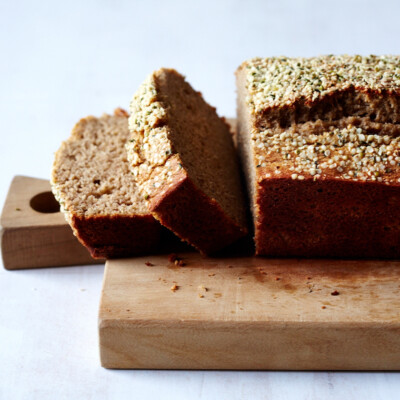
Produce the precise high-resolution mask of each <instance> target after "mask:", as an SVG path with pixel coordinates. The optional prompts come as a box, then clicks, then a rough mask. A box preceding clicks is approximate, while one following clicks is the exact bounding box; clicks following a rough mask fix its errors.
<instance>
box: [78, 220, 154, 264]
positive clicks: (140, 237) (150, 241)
mask: <svg viewBox="0 0 400 400" xmlns="http://www.w3.org/2000/svg"><path fill="white" fill-rule="evenodd" d="M71 226H72V228H73V230H74V234H75V236H76V237H77V238H78V240H79V241H80V242H81V243H82V244H83V245H84V246H85V247H87V248H88V250H89V252H90V254H91V256H92V257H93V258H97V259H98V258H118V257H128V256H134V255H138V254H146V253H150V252H157V247H158V246H159V244H160V236H161V226H160V224H159V223H158V222H157V221H156V220H155V219H154V218H153V217H152V216H151V215H131V216H128V215H126V216H125V215H110V216H107V215H97V216H93V217H83V216H79V215H72V219H71Z"/></svg>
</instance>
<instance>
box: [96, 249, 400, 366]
mask: <svg viewBox="0 0 400 400" xmlns="http://www.w3.org/2000/svg"><path fill="white" fill-rule="evenodd" d="M183 262H184V263H185V264H186V265H184V266H177V265H175V264H174V263H173V262H170V261H169V260H168V256H157V257H146V258H136V259H125V260H112V261H107V262H106V270H105V276H104V282H103V291H102V297H101V305H100V314H99V331H100V354H101V362H102V365H103V366H104V367H106V368H157V369H158V368H160V369H283V370H398V369H400V313H399V309H400V263H399V262H391V261H334V260H296V259H292V260H271V259H265V258H256V257H244V258H231V259H229V258H221V259H218V258H202V257H201V256H199V255H197V254H195V253H187V254H184V255H183Z"/></svg>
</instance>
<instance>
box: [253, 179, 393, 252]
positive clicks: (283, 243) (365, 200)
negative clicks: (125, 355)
mask: <svg viewBox="0 0 400 400" xmlns="http://www.w3.org/2000/svg"><path fill="white" fill-rule="evenodd" d="M256 193H257V195H256V206H255V207H256V212H255V215H256V217H255V242H256V254H257V255H268V256H273V257H307V258H310V257H332V258H343V257H344V258H386V259H390V258H399V257H400V246H399V244H400V209H399V207H398V204H400V185H391V186H388V185H385V184H382V183H373V182H348V181H342V180H335V179H320V180H316V181H314V180H313V179H312V178H311V179H306V180H304V181H298V180H293V179H291V178H290V176H289V177H282V178H270V179H264V180H263V181H261V182H259V183H258V187H257V189H256Z"/></svg>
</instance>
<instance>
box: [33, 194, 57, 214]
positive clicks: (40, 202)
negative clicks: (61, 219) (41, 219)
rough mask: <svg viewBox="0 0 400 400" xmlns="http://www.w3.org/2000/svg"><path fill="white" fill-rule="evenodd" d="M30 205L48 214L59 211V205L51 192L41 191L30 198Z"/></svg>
mask: <svg viewBox="0 0 400 400" xmlns="http://www.w3.org/2000/svg"><path fill="white" fill-rule="evenodd" d="M29 204H30V206H31V207H32V208H33V209H34V210H35V211H38V212H40V213H45V214H50V213H56V212H59V211H60V205H59V204H58V201H57V200H56V199H55V197H54V195H53V193H51V192H43V193H39V194H37V195H36V196H34V197H32V198H31V201H30V203H29Z"/></svg>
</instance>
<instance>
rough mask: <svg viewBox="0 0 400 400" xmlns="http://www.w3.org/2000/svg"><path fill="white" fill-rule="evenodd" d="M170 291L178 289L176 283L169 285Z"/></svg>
mask: <svg viewBox="0 0 400 400" xmlns="http://www.w3.org/2000/svg"><path fill="white" fill-rule="evenodd" d="M170 289H171V292H176V291H177V290H178V289H179V286H178V285H177V284H176V283H174V284H173V285H172V286H171V288H170Z"/></svg>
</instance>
